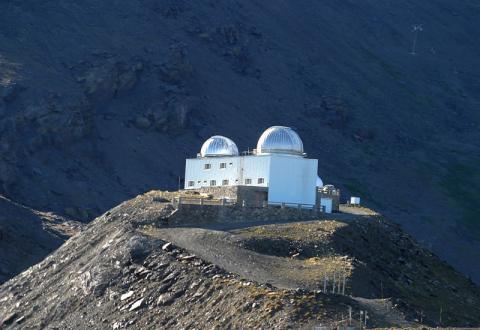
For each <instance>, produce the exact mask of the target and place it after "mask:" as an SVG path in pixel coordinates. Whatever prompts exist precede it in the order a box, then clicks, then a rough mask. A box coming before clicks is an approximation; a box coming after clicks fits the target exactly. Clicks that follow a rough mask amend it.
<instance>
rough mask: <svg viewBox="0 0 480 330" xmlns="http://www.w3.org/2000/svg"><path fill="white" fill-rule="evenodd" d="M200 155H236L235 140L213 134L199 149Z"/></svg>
mask: <svg viewBox="0 0 480 330" xmlns="http://www.w3.org/2000/svg"><path fill="white" fill-rule="evenodd" d="M200 156H202V157H221V156H238V148H237V145H236V144H235V142H233V141H232V140H230V139H229V138H227V137H225V136H221V135H214V136H212V137H211V138H209V139H208V140H207V141H205V142H204V143H203V145H202V149H200Z"/></svg>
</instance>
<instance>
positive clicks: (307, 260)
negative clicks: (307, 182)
mask: <svg viewBox="0 0 480 330" xmlns="http://www.w3.org/2000/svg"><path fill="white" fill-rule="evenodd" d="M161 195H162V194H159V193H158V192H151V193H149V194H144V195H141V196H138V197H136V198H134V199H132V200H129V201H126V202H124V203H122V204H120V205H119V206H117V207H115V208H113V209H111V210H110V211H108V212H106V213H105V214H104V215H102V216H100V217H98V218H97V219H96V220H95V221H93V222H92V223H90V224H89V225H87V226H86V228H85V230H83V231H82V232H81V233H80V234H78V235H75V236H74V237H72V238H71V239H69V240H68V241H67V242H66V243H65V244H63V245H62V246H61V247H60V248H59V249H58V250H56V251H55V252H54V253H52V254H51V255H50V256H48V257H47V258H45V259H44V260H43V261H42V262H40V263H38V264H37V265H35V266H33V267H31V268H29V269H28V270H26V271H25V272H23V273H21V274H20V275H18V276H16V277H14V278H12V279H11V280H10V281H8V282H6V283H4V284H3V285H2V286H0V297H1V298H0V302H1V304H0V315H2V317H1V318H0V326H2V327H4V328H6V329H38V328H45V327H49V328H60V329H105V328H113V329H123V328H129V329H158V328H166V329H185V328H215V329H216V328H218V329H245V328H248V329H250V328H252V329H258V328H276V329H312V328H313V327H314V326H319V325H321V324H322V325H327V326H329V328H335V326H336V325H340V324H343V325H346V324H347V322H348V320H346V317H345V315H347V313H348V310H349V307H350V308H351V309H352V315H353V321H352V322H353V324H352V325H353V326H355V327H358V320H359V318H360V311H367V313H368V315H369V318H368V324H369V327H371V328H374V327H420V326H423V325H425V326H432V327H433V326H439V327H442V326H449V327H453V326H457V327H459V326H462V327H475V326H478V325H479V324H480V317H479V315H480V313H479V312H480V303H479V302H480V290H479V288H478V287H477V286H476V285H475V284H474V283H472V281H469V280H468V279H466V278H465V277H464V276H463V275H461V274H460V273H458V272H457V271H455V270H454V269H453V268H452V267H450V266H448V265H447V264H445V263H444V262H442V261H440V260H439V259H438V257H436V256H435V255H434V254H432V253H431V252H429V251H428V250H426V249H424V248H422V247H420V246H419V245H418V243H416V242H415V241H414V240H413V238H412V237H411V236H410V235H408V234H405V233H404V232H402V230H401V229H400V228H399V227H398V225H394V224H391V223H390V222H388V221H387V220H385V219H384V218H383V217H381V216H379V215H357V214H340V215H338V214H320V215H319V216H318V219H316V220H310V221H301V220H302V219H301V218H298V219H295V220H293V221H290V222H288V223H283V224H278V223H275V222H273V221H268V220H265V219H263V218H262V216H261V212H262V210H263V211H264V212H267V211H268V209H259V210H257V213H256V214H257V216H256V217H253V216H252V215H253V214H254V213H250V216H248V215H247V213H245V214H246V216H245V218H244V219H243V221H237V222H232V221H229V220H228V219H223V220H220V219H215V218H203V219H199V216H198V213H196V212H193V211H192V210H193V209H188V208H180V209H175V208H174V207H173V205H172V204H170V203H168V202H162V200H161V198H159V196H161ZM217 207H219V208H220V207H222V206H217ZM223 208H224V211H225V212H230V211H231V207H228V206H223ZM229 209H230V211H229ZM178 213H181V214H182V219H184V222H183V223H180V224H179V225H178V226H176V225H174V224H172V223H170V220H173V218H174V217H176V216H177V215H178ZM299 214H300V213H299ZM177 220H178V218H177ZM324 276H328V278H329V282H328V284H327V285H326V286H324V284H323V283H324ZM334 276H336V278H337V282H335V283H337V284H338V283H339V282H338V279H341V278H342V277H343V278H345V284H343V286H341V285H332V283H333V282H332V279H333V278H334ZM341 287H342V288H341ZM440 311H441V312H440ZM439 312H440V313H442V314H441V315H442V316H441V317H440V318H439Z"/></svg>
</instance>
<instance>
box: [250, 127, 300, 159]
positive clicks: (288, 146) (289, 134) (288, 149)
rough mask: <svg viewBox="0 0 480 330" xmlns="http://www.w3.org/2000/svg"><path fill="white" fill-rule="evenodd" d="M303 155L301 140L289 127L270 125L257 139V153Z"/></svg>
mask: <svg viewBox="0 0 480 330" xmlns="http://www.w3.org/2000/svg"><path fill="white" fill-rule="evenodd" d="M270 153H280V154H292V155H299V156H302V155H303V142H302V140H301V139H300V137H299V136H298V134H297V133H296V132H295V131H294V130H293V129H291V128H290V127H285V126H272V127H270V128H268V129H267V130H266V131H265V132H263V134H262V135H261V136H260V139H258V143H257V154H270Z"/></svg>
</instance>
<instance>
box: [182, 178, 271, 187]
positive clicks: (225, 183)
mask: <svg viewBox="0 0 480 330" xmlns="http://www.w3.org/2000/svg"><path fill="white" fill-rule="evenodd" d="M197 183H198V184H199V185H200V184H201V183H202V181H198V182H197ZM203 183H204V184H206V183H207V180H205V181H203ZM235 183H238V180H235ZM244 183H245V184H252V179H245V180H244ZM263 183H265V179H264V178H258V179H257V184H263ZM228 184H229V180H228V179H225V180H222V186H228ZM216 185H217V180H210V186H216ZM188 186H189V187H194V186H195V181H188Z"/></svg>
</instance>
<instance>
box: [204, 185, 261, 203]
mask: <svg viewBox="0 0 480 330" xmlns="http://www.w3.org/2000/svg"><path fill="white" fill-rule="evenodd" d="M195 191H198V192H199V193H201V194H202V193H203V194H208V195H212V196H213V198H228V199H232V200H234V201H235V202H237V203H238V204H239V205H243V201H245V204H246V205H247V206H256V207H260V206H263V201H266V200H267V199H268V198H267V196H268V195H267V192H268V188H266V187H256V186H216V187H202V188H200V189H195Z"/></svg>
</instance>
